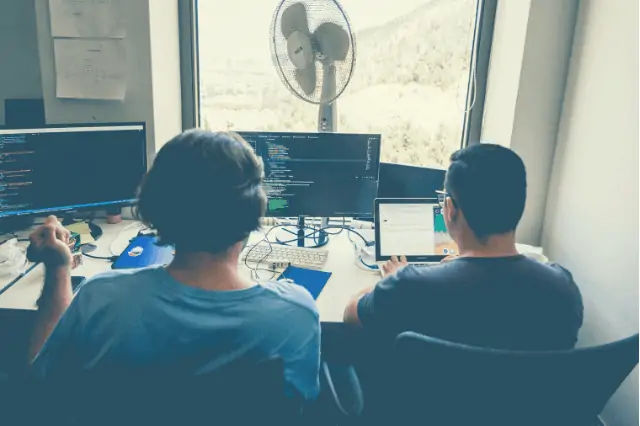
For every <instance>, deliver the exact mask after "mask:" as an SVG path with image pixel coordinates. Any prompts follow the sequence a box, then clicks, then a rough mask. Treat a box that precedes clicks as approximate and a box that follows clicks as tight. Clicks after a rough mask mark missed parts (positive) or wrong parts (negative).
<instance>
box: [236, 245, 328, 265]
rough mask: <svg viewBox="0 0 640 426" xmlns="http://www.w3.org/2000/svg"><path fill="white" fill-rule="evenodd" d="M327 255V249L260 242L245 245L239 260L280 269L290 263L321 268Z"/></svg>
mask: <svg viewBox="0 0 640 426" xmlns="http://www.w3.org/2000/svg"><path fill="white" fill-rule="evenodd" d="M327 256H329V251H328V250H323V249H313V248H304V247H289V246H283V245H279V244H272V245H271V247H269V245H268V244H265V243H260V244H258V245H256V246H252V247H247V248H246V249H245V250H244V252H243V253H242V256H241V260H242V261H243V262H244V261H246V262H255V263H258V262H259V263H265V264H267V265H269V266H270V267H273V268H274V269H281V268H282V267H283V266H285V267H286V265H282V264H287V263H289V264H291V265H293V266H297V267H300V268H307V269H322V268H323V267H324V265H325V263H326V262H327Z"/></svg>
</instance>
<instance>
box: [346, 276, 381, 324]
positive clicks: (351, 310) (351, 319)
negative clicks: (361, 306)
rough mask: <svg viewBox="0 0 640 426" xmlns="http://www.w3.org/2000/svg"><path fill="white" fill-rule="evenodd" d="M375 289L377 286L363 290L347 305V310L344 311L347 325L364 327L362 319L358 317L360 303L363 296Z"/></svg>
mask: <svg viewBox="0 0 640 426" xmlns="http://www.w3.org/2000/svg"><path fill="white" fill-rule="evenodd" d="M374 288H375V286H372V287H367V288H365V289H362V290H361V291H359V292H358V294H356V295H355V296H354V297H353V298H352V299H351V301H350V302H349V303H348V304H347V307H346V309H345V310H344V317H343V319H344V322H345V323H347V324H353V325H362V323H361V322H360V318H359V317H358V303H359V302H360V299H362V296H364V295H365V294H369V293H371V292H372V291H373V289H374Z"/></svg>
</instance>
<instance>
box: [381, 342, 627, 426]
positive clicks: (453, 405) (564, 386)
mask: <svg viewBox="0 0 640 426" xmlns="http://www.w3.org/2000/svg"><path fill="white" fill-rule="evenodd" d="M394 362H395V365H394V373H393V374H392V376H393V378H394V382H395V389H393V391H392V393H393V395H394V396H393V402H392V405H393V406H394V408H393V410H392V411H395V416H394V417H395V418H396V419H397V420H399V418H398V416H401V418H402V420H400V421H398V422H397V423H396V424H403V425H404V424H414V421H415V424H422V423H424V422H426V421H427V420H428V419H431V420H432V421H433V424H437V425H458V424H491V425H492V426H495V425H563V426H570V425H589V424H591V423H590V422H592V421H593V420H594V419H595V418H596V416H597V415H598V414H599V413H600V412H601V411H602V409H603V408H604V405H605V404H606V403H607V401H608V400H609V398H610V397H611V396H612V395H613V393H614V392H615V391H616V389H617V388H618V387H619V386H620V384H621V383H622V382H623V381H624V379H625V378H626V377H627V376H628V375H629V373H630V372H631V371H632V370H633V369H634V368H635V366H636V365H637V364H638V335H637V334H636V335H634V336H631V337H629V338H627V339H624V340H620V341H618V342H614V343H610V344H606V345H602V346H597V347H592V348H585V349H576V350H567V351H557V352H512V351H505V350H492V349H483V348H476V347H470V346H465V345H460V344H456V343H451V342H445V341H442V340H438V339H433V338H429V337H425V336H422V335H419V334H416V333H411V332H407V333H402V334H401V335H400V336H398V338H397V339H396V343H395V361H394ZM407 419H408V420H409V421H406V420H407ZM427 423H428V422H427Z"/></svg>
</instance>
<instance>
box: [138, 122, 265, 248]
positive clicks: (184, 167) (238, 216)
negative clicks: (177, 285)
mask: <svg viewBox="0 0 640 426" xmlns="http://www.w3.org/2000/svg"><path fill="white" fill-rule="evenodd" d="M262 177H263V169H262V163H261V162H260V160H258V158H257V157H256V155H255V154H254V152H253V149H252V148H251V146H250V145H249V144H248V143H247V142H246V141H245V140H244V139H242V138H241V137H240V136H239V135H237V134H235V133H228V132H218V133H212V132H208V131H205V130H198V129H194V130H189V131H186V132H184V133H182V134H180V135H178V136H176V137H174V138H173V139H171V140H170V141H169V142H167V144H165V145H164V146H163V147H162V149H160V151H159V152H158V155H157V156H156V159H155V161H154V163H153V166H152V167H151V170H149V172H148V173H147V175H146V176H145V178H144V180H143V182H142V184H141V185H140V189H139V190H138V203H137V207H136V216H137V217H138V218H139V219H140V220H141V221H142V222H144V223H145V224H147V225H148V226H150V227H151V228H153V229H155V230H157V231H158V235H159V237H160V243H161V244H166V245H174V246H175V248H176V250H179V251H186V252H196V251H204V252H209V253H214V254H218V253H223V252H225V251H226V250H227V249H228V248H229V247H231V246H232V245H233V244H235V243H237V242H239V241H242V240H243V239H245V238H247V237H248V236H249V234H250V233H251V231H254V230H256V229H258V227H259V226H260V218H261V217H262V216H263V215H264V211H265V208H266V203H267V199H266V195H265V193H264V190H263V188H262Z"/></svg>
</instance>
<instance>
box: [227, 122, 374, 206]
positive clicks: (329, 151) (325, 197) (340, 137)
mask: <svg viewBox="0 0 640 426" xmlns="http://www.w3.org/2000/svg"><path fill="white" fill-rule="evenodd" d="M238 134H240V136H242V137H243V138H244V139H245V140H246V141H247V142H249V144H251V145H252V146H253V148H254V150H255V152H256V154H257V155H258V156H260V157H261V158H262V161H263V163H264V167H265V180H264V183H265V189H266V191H267V196H268V199H269V201H268V206H267V213H266V214H267V216H274V217H295V216H315V217H372V216H373V200H374V199H375V198H376V192H377V189H378V167H379V164H380V140H381V136H380V135H375V134H349V133H282V132H238Z"/></svg>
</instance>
